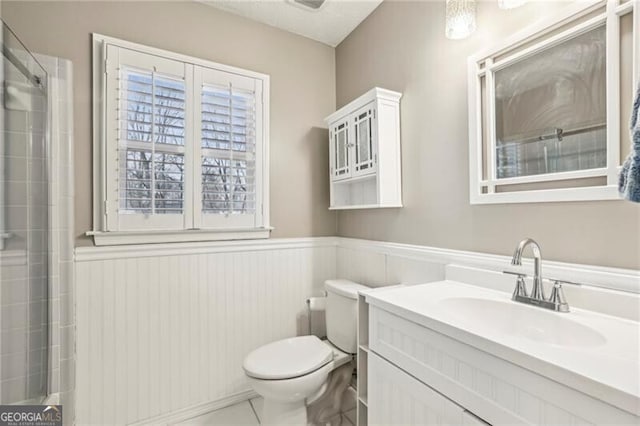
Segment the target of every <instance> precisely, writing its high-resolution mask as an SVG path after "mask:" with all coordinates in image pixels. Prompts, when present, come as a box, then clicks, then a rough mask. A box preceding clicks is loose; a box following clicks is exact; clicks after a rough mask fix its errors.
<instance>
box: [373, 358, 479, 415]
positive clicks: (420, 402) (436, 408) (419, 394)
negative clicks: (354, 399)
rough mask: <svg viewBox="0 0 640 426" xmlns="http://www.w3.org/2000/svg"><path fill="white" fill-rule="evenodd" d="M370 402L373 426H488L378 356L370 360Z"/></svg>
mask: <svg viewBox="0 0 640 426" xmlns="http://www.w3.org/2000/svg"><path fill="white" fill-rule="evenodd" d="M369 401H370V403H369V404H370V408H369V411H368V413H369V424H370V425H394V424H397V425H430V426H441V425H464V426H486V425H487V424H488V423H485V422H483V421H482V420H480V419H478V418H477V417H475V416H474V415H472V414H471V413H469V412H468V411H466V410H465V409H464V408H462V407H461V406H459V405H458V404H456V403H454V402H453V401H451V400H450V399H448V398H445V397H444V396H443V395H441V394H440V393H438V392H436V391H435V390H433V389H431V388H430V387H428V386H425V385H424V384H423V383H422V382H420V381H419V380H416V379H415V378H413V377H411V376H410V375H409V374H407V373H405V372H404V371H402V370H401V369H399V368H398V367H396V366H394V365H393V364H391V363H390V362H387V361H385V360H384V359H382V358H381V357H379V356H378V355H376V354H375V353H372V354H371V357H370V358H369Z"/></svg>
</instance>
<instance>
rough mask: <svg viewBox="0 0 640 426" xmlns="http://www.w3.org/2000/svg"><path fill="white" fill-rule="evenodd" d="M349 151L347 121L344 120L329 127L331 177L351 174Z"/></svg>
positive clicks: (343, 177) (336, 177) (341, 177)
mask: <svg viewBox="0 0 640 426" xmlns="http://www.w3.org/2000/svg"><path fill="white" fill-rule="evenodd" d="M349 151H350V149H349V121H348V120H344V121H341V122H339V123H337V124H336V125H334V126H333V127H332V128H331V164H332V167H331V176H332V178H333V179H345V178H348V177H350V176H351V167H350V164H349V157H350V153H349Z"/></svg>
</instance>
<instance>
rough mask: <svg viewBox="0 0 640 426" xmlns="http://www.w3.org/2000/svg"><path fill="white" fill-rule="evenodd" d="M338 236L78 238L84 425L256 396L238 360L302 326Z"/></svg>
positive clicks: (170, 414) (156, 416)
mask: <svg viewBox="0 0 640 426" xmlns="http://www.w3.org/2000/svg"><path fill="white" fill-rule="evenodd" d="M335 241H336V240H335V239H333V238H309V239H302V238H300V239H292V240H284V239H283V240H281V239H274V240H270V241H259V242H228V243H210V244H206V243H194V244H172V245H169V244H166V245H148V246H130V247H123V246H121V247H105V248H99V247H93V248H78V249H76V279H77V303H78V309H77V416H76V422H77V424H130V423H136V422H143V421H146V422H149V423H154V424H159V423H170V422H171V421H172V420H179V419H180V417H182V418H189V417H191V416H193V415H195V414H198V413H201V412H202V411H207V410H208V409H212V408H216V407H217V406H219V405H224V404H225V403H229V402H233V400H234V396H235V397H237V398H238V399H246V398H248V397H249V396H250V394H249V391H250V389H251V387H250V386H249V384H248V383H247V380H246V379H245V376H244V372H243V370H242V360H243V359H244V357H245V355H246V354H247V353H249V352H250V351H251V350H253V349H255V348H256V347H258V346H260V345H263V344H265V343H268V342H270V341H274V340H277V339H282V338H285V337H291V336H295V335H296V334H306V332H307V320H306V305H305V299H306V298H307V297H310V296H317V295H320V294H322V291H323V283H324V281H325V280H326V279H329V278H334V277H335V265H336V259H335V254H336V250H335ZM216 404H218V405H216ZM180 413H182V415H180ZM176 414H177V415H176Z"/></svg>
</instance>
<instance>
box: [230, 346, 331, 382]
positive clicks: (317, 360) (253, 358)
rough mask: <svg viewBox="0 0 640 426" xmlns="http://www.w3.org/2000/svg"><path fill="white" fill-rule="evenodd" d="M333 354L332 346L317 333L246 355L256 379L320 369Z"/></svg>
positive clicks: (247, 367)
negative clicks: (318, 336)
mask: <svg viewBox="0 0 640 426" xmlns="http://www.w3.org/2000/svg"><path fill="white" fill-rule="evenodd" d="M333 356H334V354H333V351H332V350H331V348H330V347H329V346H328V345H326V344H325V343H323V342H322V340H320V339H318V338H317V337H316V336H300V337H292V338H289V339H283V340H278V341H276V342H273V343H269V344H267V345H264V346H261V347H259V348H258V349H256V350H254V351H253V352H251V353H250V354H249V355H247V357H246V358H245V360H244V364H243V368H244V371H245V372H246V373H247V375H248V376H250V377H253V378H256V379H262V380H283V379H292V378H295V377H300V376H304V375H305V374H309V373H311V372H313V371H316V370H318V369H320V368H321V367H323V366H325V365H326V364H328V363H329V362H331V360H333Z"/></svg>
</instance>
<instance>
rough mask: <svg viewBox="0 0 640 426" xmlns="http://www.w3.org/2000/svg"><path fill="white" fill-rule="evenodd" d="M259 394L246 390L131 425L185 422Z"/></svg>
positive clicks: (157, 425)
mask: <svg viewBox="0 0 640 426" xmlns="http://www.w3.org/2000/svg"><path fill="white" fill-rule="evenodd" d="M257 396H258V394H257V393H255V392H254V391H252V390H250V391H245V392H241V393H238V394H235V395H231V396H228V397H225V398H222V399H218V400H216V401H210V402H205V403H204V404H198V405H194V406H192V407H187V408H183V409H182V410H178V411H173V412H171V413H167V414H163V415H161V416H156V417H151V418H149V419H145V420H142V421H140V422H136V423H131V426H142V425H156V426H159V425H163V426H164V425H167V426H168V425H172V424H176V423H180V422H183V421H185V420H189V419H192V418H194V417H198V416H201V415H203V414H206V413H209V412H211V411H215V410H219V409H221V408H225V407H228V406H230V405H234V404H239V403H240V402H243V401H248V400H249V399H251V398H255V397H257Z"/></svg>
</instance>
